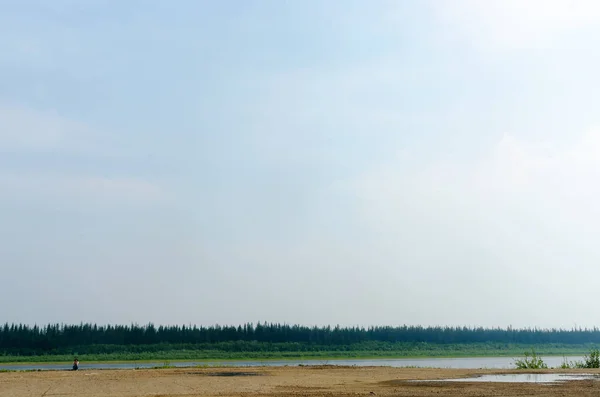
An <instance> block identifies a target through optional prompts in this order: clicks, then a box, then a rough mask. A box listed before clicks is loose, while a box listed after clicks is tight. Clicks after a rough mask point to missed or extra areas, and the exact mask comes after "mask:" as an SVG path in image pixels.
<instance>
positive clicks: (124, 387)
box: [0, 366, 600, 397]
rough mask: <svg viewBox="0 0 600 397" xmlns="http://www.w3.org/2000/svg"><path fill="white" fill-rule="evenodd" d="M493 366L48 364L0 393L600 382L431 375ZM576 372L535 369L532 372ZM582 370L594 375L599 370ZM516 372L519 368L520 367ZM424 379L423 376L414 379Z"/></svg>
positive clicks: (10, 381) (586, 390) (287, 392)
mask: <svg viewBox="0 0 600 397" xmlns="http://www.w3.org/2000/svg"><path fill="white" fill-rule="evenodd" d="M515 372H517V371H506V370H505V371H498V370H465V369H462V370H460V369H459V370H457V369H415V368H386V367H379V368H374V367H368V368H361V367H332V366H319V367H278V368H272V367H261V368H220V369H215V368H186V369H168V370H160V371H158V370H136V371H110V370H105V371H93V370H83V371H51V372H32V373H0V396H1V397H25V396H32V395H67V394H68V395H85V396H89V397H100V396H102V397H105V396H108V397H111V396H119V397H134V396H139V395H150V394H152V395H161V396H170V397H177V396H184V395H185V396H190V395H201V396H208V397H210V396H221V397H227V396H239V395H246V396H251V395H260V396H266V397H269V396H273V397H274V396H283V397H286V396H298V395H311V396H314V397H317V396H356V395H367V396H368V395H376V396H423V397H425V396H439V395H444V396H451V397H453V396H513V395H528V396H564V395H577V396H592V395H594V396H597V395H598V394H599V393H600V382H598V381H595V380H583V381H568V382H561V383H556V384H553V385H552V386H551V387H548V385H547V384H539V383H538V384H536V383H477V382H431V381H433V380H440V379H448V378H464V377H471V376H476V375H484V374H497V373H515ZM551 372H561V373H566V372H569V373H581V372H582V371H572V370H571V371H536V373H551ZM584 372H585V373H595V374H598V373H600V371H598V370H586V371H584ZM519 373H523V372H522V371H521V372H519ZM412 380H422V381H425V382H412Z"/></svg>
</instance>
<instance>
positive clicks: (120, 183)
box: [0, 172, 168, 203]
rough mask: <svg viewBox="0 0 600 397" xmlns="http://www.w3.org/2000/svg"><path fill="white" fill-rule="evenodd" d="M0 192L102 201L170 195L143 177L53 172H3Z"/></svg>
mask: <svg viewBox="0 0 600 397" xmlns="http://www.w3.org/2000/svg"><path fill="white" fill-rule="evenodd" d="M0 192H2V194H1V195H2V196H4V197H11V198H18V197H25V198H27V199H32V198H35V197H38V198H40V199H42V200H46V199H49V198H58V199H75V200H81V199H84V200H87V201H94V202H99V203H102V202H103V201H104V200H108V201H115V200H117V201H120V202H123V201H125V202H131V203H159V202H164V201H165V200H167V198H168V194H167V192H166V191H165V190H164V189H163V188H161V187H160V186H159V185H156V184H154V183H151V182H148V181H144V180H140V179H134V178H122V177H118V178H106V177H97V176H72V175H60V174H50V173H29V174H22V173H21V174H17V173H9V172H5V173H2V174H0Z"/></svg>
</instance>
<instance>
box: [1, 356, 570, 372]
mask: <svg viewBox="0 0 600 397" xmlns="http://www.w3.org/2000/svg"><path fill="white" fill-rule="evenodd" d="M543 359H544V362H545V363H546V364H547V365H548V367H550V368H552V367H560V365H561V363H562V362H563V360H564V357H562V356H547V357H543ZM567 360H569V361H576V360H582V357H581V356H569V357H567ZM514 362H515V358H513V357H461V358H395V359H354V360H318V359H317V360H281V361H271V360H268V361H260V360H254V361H210V362H208V361H199V362H194V361H172V362H169V365H172V366H174V367H194V366H229V367H259V366H275V367H280V366H286V365H287V366H298V365H341V366H358V367H373V366H387V367H421V368H429V367H431V368H463V369H464V368H467V369H480V368H490V369H507V368H514ZM164 364H165V363H164V362H160V361H156V362H127V363H89V364H86V363H85V362H81V363H80V365H79V368H80V369H82V370H85V369H136V368H153V367H160V366H162V365H164ZM70 368H71V363H70V362H69V363H65V364H29V363H24V364H0V370H3V369H4V370H67V369H70Z"/></svg>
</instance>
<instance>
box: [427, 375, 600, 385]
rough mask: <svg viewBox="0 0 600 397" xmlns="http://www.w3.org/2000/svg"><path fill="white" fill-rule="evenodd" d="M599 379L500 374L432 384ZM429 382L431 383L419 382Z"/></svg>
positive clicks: (572, 376)
mask: <svg viewBox="0 0 600 397" xmlns="http://www.w3.org/2000/svg"><path fill="white" fill-rule="evenodd" d="M590 379H595V380H598V379H600V377H599V375H594V374H502V375H481V376H474V377H471V378H456V379H439V380H434V381H433V382H506V383H556V382H565V381H569V380H590ZM421 382H431V381H421Z"/></svg>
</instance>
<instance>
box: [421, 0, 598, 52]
mask: <svg viewBox="0 0 600 397" xmlns="http://www.w3.org/2000/svg"><path fill="white" fill-rule="evenodd" d="M430 6H431V8H432V10H433V12H434V15H435V16H436V17H437V19H438V22H439V23H440V26H443V27H444V28H446V29H448V28H449V30H447V31H446V34H448V33H450V32H452V33H454V34H455V35H458V36H459V37H461V38H463V39H466V40H467V41H469V42H470V43H472V44H473V45H474V46H476V47H477V48H479V49H481V50H484V51H490V50H498V49H522V48H547V47H552V46H553V43H554V42H555V40H556V39H558V38H560V36H561V35H563V34H565V33H567V32H569V31H573V30H576V29H582V28H585V27H586V26H593V25H595V24H597V23H598V22H600V4H599V3H598V2H597V1H594V0H576V1H570V0H526V1H523V0H487V1H478V0H459V1H435V2H431V5H430Z"/></svg>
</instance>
